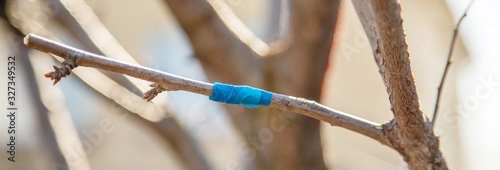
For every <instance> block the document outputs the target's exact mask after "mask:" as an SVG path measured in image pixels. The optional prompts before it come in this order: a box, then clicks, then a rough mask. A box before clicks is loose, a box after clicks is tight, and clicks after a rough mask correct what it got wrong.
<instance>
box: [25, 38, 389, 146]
mask: <svg viewBox="0 0 500 170" xmlns="http://www.w3.org/2000/svg"><path fill="white" fill-rule="evenodd" d="M24 42H25V44H26V45H27V46H29V47H31V48H34V49H37V50H40V51H43V52H48V53H52V54H55V55H57V56H60V57H62V58H64V59H67V58H69V57H76V64H77V65H79V66H85V67H93V68H98V69H102V70H107V71H111V72H115V73H120V74H126V75H129V76H132V77H136V78H139V79H143V80H147V81H151V82H155V83H157V84H159V85H160V86H162V88H164V89H167V90H168V91H173V90H183V91H189V92H193V93H198V94H202V95H206V96H210V95H211V94H212V84H209V83H205V82H200V81H196V80H191V79H187V78H183V77H179V76H175V75H171V74H168V73H164V72H160V71H157V70H153V69H149V68H146V67H142V66H137V65H131V64H127V63H124V62H121V61H116V60H113V59H109V58H105V57H103V56H99V55H96V54H92V53H88V52H85V51H82V50H78V49H75V48H72V47H69V46H66V45H63V44H60V43H57V42H54V41H51V40H48V39H45V38H42V37H39V36H36V35H33V34H29V35H28V36H26V37H25V40H24ZM269 107H272V108H277V109H280V110H285V111H292V112H296V113H300V114H303V115H306V116H310V117H313V118H316V119H318V120H322V121H325V122H328V123H330V124H331V125H333V126H340V127H344V128H346V129H349V130H352V131H355V132H358V133H361V134H364V135H366V136H368V137H371V138H373V139H375V140H377V141H379V142H380V143H382V144H384V145H388V146H390V145H389V143H388V141H387V139H386V138H385V136H384V134H383V132H382V126H381V125H380V124H378V123H373V122H371V121H368V120H364V119H361V118H358V117H356V116H352V115H348V114H346V113H342V112H340V111H337V110H334V109H331V108H328V107H326V106H323V105H321V104H318V103H316V102H314V101H309V100H306V99H303V98H296V97H291V96H286V95H281V94H277V93H273V97H272V100H271V104H270V105H269Z"/></svg>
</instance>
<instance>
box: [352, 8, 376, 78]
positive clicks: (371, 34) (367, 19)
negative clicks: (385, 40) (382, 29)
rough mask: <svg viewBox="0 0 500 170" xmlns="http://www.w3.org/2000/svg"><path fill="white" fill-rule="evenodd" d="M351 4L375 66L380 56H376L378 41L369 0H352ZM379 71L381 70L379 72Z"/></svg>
mask: <svg viewBox="0 0 500 170" xmlns="http://www.w3.org/2000/svg"><path fill="white" fill-rule="evenodd" d="M351 2H352V4H353V5H354V8H355V9H356V13H357V14H358V17H359V20H360V21H361V25H363V29H364V30H365V33H366V36H367V37H368V41H369V42H370V45H371V47H372V52H373V57H374V58H375V62H376V63H377V66H378V65H379V63H380V56H379V55H378V50H379V49H378V48H379V46H378V39H377V31H376V29H375V17H374V16H373V12H372V8H371V7H370V0H352V1H351ZM379 71H381V70H379Z"/></svg>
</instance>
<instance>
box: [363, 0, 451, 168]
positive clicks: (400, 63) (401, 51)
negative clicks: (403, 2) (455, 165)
mask: <svg viewBox="0 0 500 170" xmlns="http://www.w3.org/2000/svg"><path fill="white" fill-rule="evenodd" d="M354 5H355V8H356V10H357V11H358V15H359V17H360V18H361V21H362V23H363V26H364V28H365V32H366V33H367V36H368V37H369V38H368V39H369V40H370V43H371V44H372V49H373V50H374V51H373V53H374V55H375V59H376V61H377V65H378V66H379V69H380V70H379V71H380V73H381V75H382V78H383V79H384V82H385V85H386V87H387V93H388V94H389V100H390V103H391V106H392V107H391V108H392V109H391V110H392V112H393V114H394V120H393V121H391V122H390V123H389V124H386V125H384V133H385V134H386V135H387V138H388V139H389V140H390V142H391V145H392V147H393V148H394V149H396V150H397V151H398V152H399V153H400V154H401V155H402V156H403V158H404V159H405V161H406V162H407V163H408V166H409V168H410V169H447V165H446V162H445V160H444V158H443V156H442V154H441V151H440V150H439V140H438V138H437V137H436V136H435V135H434V133H433V130H432V124H431V123H430V122H429V120H428V118H427V117H426V116H425V115H424V114H423V113H422V111H421V110H420V103H419V101H418V95H417V92H416V87H415V82H414V79H413V75H412V71H411V67H410V60H409V54H408V45H407V44H406V38H405V34H404V30H403V20H402V18H401V8H400V4H399V3H398V1H397V0H389V1H376V0H370V1H362V0H358V2H356V1H354ZM371 18H373V19H372V20H370V19H371ZM369 25H371V26H372V28H369ZM375 40H376V41H375ZM374 42H376V44H374Z"/></svg>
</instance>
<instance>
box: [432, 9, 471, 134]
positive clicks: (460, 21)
mask: <svg viewBox="0 0 500 170" xmlns="http://www.w3.org/2000/svg"><path fill="white" fill-rule="evenodd" d="M474 1H475V0H472V1H471V2H470V3H469V5H468V6H467V8H466V9H465V12H464V14H463V15H462V17H460V20H458V23H457V25H456V26H455V30H454V31H453V37H452V38H451V45H450V51H449V52H448V62H447V63H446V66H445V67H444V73H443V77H442V78H441V83H440V84H439V87H438V92H437V98H436V106H435V107H434V115H433V116H432V126H434V125H435V124H436V120H437V115H438V109H439V100H440V99H441V89H442V88H443V84H444V80H445V79H446V75H447V73H448V70H449V67H450V65H451V63H452V62H453V61H452V60H451V55H452V54H453V48H454V47H455V42H456V39H457V36H458V28H459V27H460V24H461V23H462V20H463V19H464V18H465V17H466V16H467V11H469V8H470V7H471V6H472V4H473V3H474Z"/></svg>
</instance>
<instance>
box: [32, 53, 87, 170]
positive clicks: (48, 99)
mask: <svg viewBox="0 0 500 170" xmlns="http://www.w3.org/2000/svg"><path fill="white" fill-rule="evenodd" d="M30 60H33V62H32V63H36V64H32V67H33V68H34V70H35V72H34V73H35V74H40V73H41V72H42V68H41V66H42V65H44V64H49V63H51V62H52V60H49V58H43V57H40V56H31V57H30ZM43 80H44V79H43V78H42V77H38V78H37V82H36V84H37V85H38V91H39V92H40V99H41V100H42V103H44V105H45V107H46V108H47V109H48V110H49V112H48V114H47V116H46V118H44V119H47V118H48V120H49V122H50V126H51V127H52V129H54V132H55V137H56V139H57V142H56V143H57V145H58V146H59V148H60V150H61V152H62V153H63V154H64V157H65V159H66V162H67V165H64V163H60V162H52V164H51V166H52V169H61V168H62V169H72V170H90V169H91V168H90V163H89V160H88V159H87V153H86V152H85V151H84V150H83V147H81V146H83V145H82V142H81V139H80V137H79V135H78V132H77V129H76V127H75V124H74V122H73V120H72V118H71V115H70V112H69V110H68V108H67V107H66V104H65V102H64V93H63V92H62V91H61V90H60V89H59V88H58V87H53V88H50V85H48V84H46V83H43V82H42V81H43ZM56 103H57V104H56ZM75 153H78V154H75Z"/></svg>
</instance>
